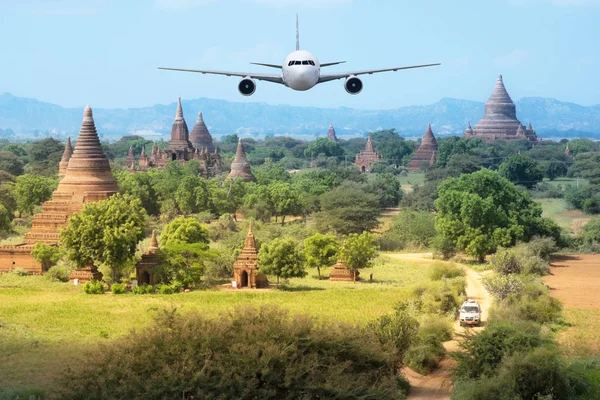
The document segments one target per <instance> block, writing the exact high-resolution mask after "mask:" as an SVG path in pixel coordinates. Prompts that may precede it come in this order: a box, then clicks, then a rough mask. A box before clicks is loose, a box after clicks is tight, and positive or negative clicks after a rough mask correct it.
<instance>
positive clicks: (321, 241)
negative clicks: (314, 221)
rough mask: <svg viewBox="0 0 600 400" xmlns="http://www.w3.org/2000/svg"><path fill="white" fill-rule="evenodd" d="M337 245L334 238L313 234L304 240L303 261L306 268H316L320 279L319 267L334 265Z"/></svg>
mask: <svg viewBox="0 0 600 400" xmlns="http://www.w3.org/2000/svg"><path fill="white" fill-rule="evenodd" d="M338 251H339V244H338V240H337V238H336V237H335V236H332V235H323V234H321V233H315V234H314V235H313V236H311V237H309V238H306V239H305V240H304V259H305V260H306V266H307V267H308V268H316V269H317V273H318V275H319V279H321V267H330V266H332V265H333V264H335V261H336V260H335V259H336V257H337V255H338Z"/></svg>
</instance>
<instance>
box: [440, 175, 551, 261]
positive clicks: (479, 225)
mask: <svg viewBox="0 0 600 400" xmlns="http://www.w3.org/2000/svg"><path fill="white" fill-rule="evenodd" d="M438 192H439V197H438V199H437V200H436V201H435V206H436V208H437V211H438V212H437V214H436V221H435V227H436V230H437V231H438V232H439V233H440V234H441V235H442V236H444V238H445V239H447V240H450V241H452V242H454V243H455V244H456V247H457V248H458V249H459V250H463V251H464V252H466V253H467V254H468V255H470V256H473V257H476V258H477V259H478V260H479V261H480V262H483V260H484V258H485V255H486V254H491V253H493V252H495V251H496V249H497V248H498V247H500V246H501V247H509V246H512V245H514V244H515V243H516V242H517V241H518V240H522V241H528V240H529V239H531V238H532V237H533V236H536V235H537V236H550V237H554V238H555V239H558V237H559V236H560V228H559V227H558V226H557V225H556V224H555V223H553V222H552V221H550V220H548V219H545V218H542V216H541V215H542V208H541V206H540V205H539V204H538V203H536V202H535V201H533V200H532V199H531V198H530V197H529V195H528V194H527V193H525V192H523V191H521V190H519V189H518V188H517V187H516V186H515V185H513V184H512V183H510V182H509V181H508V180H507V179H505V178H503V177H501V176H499V175H498V174H497V173H496V172H493V171H490V170H487V169H482V170H480V171H477V172H475V173H472V174H464V175H461V176H460V177H459V178H449V179H447V180H446V181H444V182H442V183H441V184H440V185H439V187H438Z"/></svg>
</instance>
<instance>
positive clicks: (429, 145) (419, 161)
mask: <svg viewBox="0 0 600 400" xmlns="http://www.w3.org/2000/svg"><path fill="white" fill-rule="evenodd" d="M437 149H438V145H437V141H436V140H435V136H433V131H432V130H431V124H427V130H426V131H425V134H424V135H423V139H422V140H421V145H420V146H419V148H418V149H417V151H415V154H414V155H413V157H412V158H411V160H410V162H409V163H408V170H409V171H419V170H421V169H422V168H423V166H424V165H426V166H427V167H430V166H432V165H434V164H435V162H436V161H437Z"/></svg>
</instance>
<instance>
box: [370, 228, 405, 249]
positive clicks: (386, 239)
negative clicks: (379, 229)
mask: <svg viewBox="0 0 600 400" xmlns="http://www.w3.org/2000/svg"><path fill="white" fill-rule="evenodd" d="M377 245H378V246H379V249H380V250H381V251H400V250H404V249H405V248H406V242H405V241H404V238H403V237H402V236H401V235H398V233H397V232H395V231H386V232H383V234H382V235H381V236H379V237H378V238H377Z"/></svg>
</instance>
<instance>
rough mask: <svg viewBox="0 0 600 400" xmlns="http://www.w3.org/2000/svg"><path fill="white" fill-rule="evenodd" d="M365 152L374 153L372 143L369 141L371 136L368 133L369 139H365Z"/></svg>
mask: <svg viewBox="0 0 600 400" xmlns="http://www.w3.org/2000/svg"><path fill="white" fill-rule="evenodd" d="M365 152H366V153H374V152H375V150H373V142H372V141H371V134H370V133H369V137H368V138H367V144H366V145H365Z"/></svg>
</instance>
